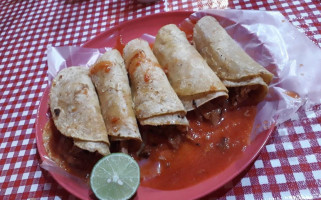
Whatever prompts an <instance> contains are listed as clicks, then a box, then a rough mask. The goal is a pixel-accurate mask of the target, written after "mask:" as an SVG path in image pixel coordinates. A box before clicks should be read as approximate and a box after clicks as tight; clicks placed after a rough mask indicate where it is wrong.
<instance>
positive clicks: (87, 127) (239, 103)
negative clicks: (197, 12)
mask: <svg viewBox="0 0 321 200" xmlns="http://www.w3.org/2000/svg"><path fill="white" fill-rule="evenodd" d="M213 20H214V21H213ZM216 31H218V33H216ZM193 34H194V36H193V37H194V41H195V44H196V47H197V49H198V50H199V52H200V53H201V54H200V53H199V52H198V51H197V50H196V49H195V48H194V47H193V46H192V45H191V44H190V43H189V41H188V40H187V39H186V35H185V33H184V32H183V31H181V30H180V29H179V28H178V27H177V26H176V25H173V24H170V25H166V26H164V27H162V28H161V29H160V30H159V32H158V34H157V36H156V40H155V43H154V45H153V46H154V47H153V51H152V50H151V49H150V46H149V44H148V43H147V42H146V41H145V40H142V39H134V40H132V41H130V42H128V43H127V45H126V46H125V47H124V48H122V45H120V46H121V47H120V49H119V50H120V51H121V52H123V58H122V57H121V54H120V53H119V52H118V51H117V50H111V51H108V52H106V53H105V54H103V55H102V56H101V57H100V58H99V59H98V60H97V61H96V62H95V64H94V65H93V66H92V67H91V68H90V69H86V68H81V67H70V68H67V69H64V70H62V71H61V72H60V73H59V74H58V75H57V77H56V78H55V79H54V80H53V85H52V88H51V92H50V110H51V113H52V119H53V120H51V119H50V120H49V122H48V123H47V124H46V127H45V128H44V134H43V139H44V143H45V144H44V146H45V147H46V151H47V152H48V154H49V157H50V158H52V159H53V160H54V161H55V162H56V163H57V164H58V165H59V166H60V167H61V168H63V169H66V171H67V172H70V173H71V174H73V175H76V176H78V177H81V178H82V179H83V180H85V182H88V178H89V174H90V172H91V171H92V174H91V178H90V181H91V186H92V189H93V191H94V193H95V194H96V195H97V196H98V197H107V196H108V197H111V196H113V195H116V196H117V195H121V194H123V193H124V194H125V193H126V195H128V198H129V197H130V196H131V195H132V194H133V193H134V192H135V190H136V189H137V187H138V184H139V176H140V182H141V185H142V186H145V187H151V188H157V189H161V190H176V189H181V188H186V187H189V186H192V185H194V184H197V183H200V182H202V181H204V180H206V179H207V178H209V177H213V176H214V175H216V174H218V173H220V172H221V171H223V170H224V169H226V168H227V167H228V166H229V165H230V164H231V163H233V162H234V161H235V160H237V159H238V157H239V156H240V154H241V153H242V152H243V151H245V150H246V148H247V145H249V143H250V141H249V136H250V134H251V132H252V128H253V123H254V121H255V116H256V105H255V104H256V103H257V102H259V101H261V100H262V99H263V98H264V96H265V95H266V93H267V91H268V84H269V83H270V82H271V79H272V78H273V75H272V74H271V73H270V72H268V71H267V70H265V69H264V68H263V67H262V66H260V65H259V64H258V63H256V62H255V61H253V60H252V59H251V58H250V57H249V56H248V55H247V54H246V53H245V52H244V51H243V50H242V49H241V48H240V47H239V46H238V45H237V44H236V43H235V42H234V41H233V39H232V38H230V37H229V36H228V35H227V33H226V32H225V30H224V29H223V28H222V27H220V25H219V24H218V23H217V22H216V21H215V19H214V18H211V17H204V18H202V19H201V20H199V21H198V22H197V24H196V25H195V29H194V33H193ZM223 40H224V41H223ZM121 44H122V43H121ZM202 56H203V57H204V58H205V59H204V58H203V57H202ZM221 56H222V58H221ZM206 61H207V62H206ZM213 63H214V64H213ZM209 65H210V66H209ZM213 66H214V67H213ZM127 71H128V76H129V79H128V77H127ZM216 73H217V74H216ZM220 78H221V80H222V81H221V80H220ZM94 85H95V86H94ZM95 87H96V91H95ZM96 92H97V93H98V95H97V94H96ZM99 102H100V104H99ZM253 103H254V104H253ZM135 117H136V118H137V120H138V121H139V124H137V121H136V118H135ZM53 123H55V124H53ZM163 125H166V126H163ZM182 125H183V126H182ZM56 127H57V128H56ZM60 132H61V133H60ZM108 137H109V139H110V141H111V145H110V146H111V148H110V152H112V153H115V152H119V150H120V148H119V147H124V146H121V145H124V144H125V145H126V146H125V149H126V151H125V152H126V153H127V154H129V155H130V156H131V157H133V158H134V159H135V160H136V161H137V162H138V164H139V168H140V174H139V171H138V173H137V169H138V166H137V165H136V163H135V162H134V164H133V168H131V169H134V168H135V169H136V172H135V173H134V175H135V177H134V178H135V180H136V182H131V183H130V184H131V185H130V187H127V186H128V185H127V184H125V182H124V180H125V179H126V178H127V177H130V178H133V177H132V176H131V172H132V171H128V170H126V169H124V168H123V167H126V166H127V164H128V163H132V161H131V160H127V161H129V162H127V161H126V162H125V164H124V163H122V162H121V161H120V159H118V158H117V159H116V161H117V162H116V163H113V160H109V158H112V156H113V155H114V154H111V155H112V156H107V157H103V158H102V155H106V154H109V141H108ZM132 139H133V140H134V141H140V142H128V141H127V140H132ZM124 140H126V142H125V143H123V141H124ZM119 141H121V142H119ZM119 145H120V146H119ZM123 149H124V148H121V150H123ZM92 152H96V153H92ZM97 152H98V153H97ZM116 154H118V153H116ZM118 155H120V154H118ZM122 155H123V154H122ZM120 157H121V158H126V159H127V158H130V157H129V156H127V155H123V156H120ZM101 158H102V160H100V161H98V160H99V159H101ZM119 162H121V163H119ZM95 164H96V165H95ZM94 165H95V167H94ZM128 166H129V165H128ZM110 172H112V173H110ZM127 172H128V173H127ZM127 175H128V176H127ZM121 176H122V177H123V178H124V179H122V178H121ZM126 176H127V177H126ZM129 181H130V180H129ZM132 183H133V184H132ZM105 186H108V188H110V190H109V189H106V188H104V187H105ZM126 187H127V188H126ZM124 198H125V197H124ZM126 198H127V197H126Z"/></svg>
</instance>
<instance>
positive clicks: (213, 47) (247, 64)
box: [193, 16, 273, 106]
mask: <svg viewBox="0 0 321 200" xmlns="http://www.w3.org/2000/svg"><path fill="white" fill-rule="evenodd" d="M193 40H194V43H195V45H196V48H197V50H198V51H199V52H200V54H201V55H202V56H203V57H204V58H205V60H206V61H207V63H208V65H209V66H210V67H211V68H212V69H213V70H214V72H215V73H216V74H217V75H218V77H219V78H220V79H221V80H222V82H223V83H224V85H225V86H226V87H227V88H228V90H229V96H230V100H231V103H232V104H233V105H234V106H236V105H237V104H239V103H247V104H256V103H258V102H260V101H261V100H263V98H264V97H265V96H266V94H267V92H268V84H270V82H271V80H272V78H273V74H272V73H270V72H269V71H267V70H266V69H265V68H264V67H263V66H261V65H260V64H258V63H257V62H255V61H254V60H253V59H252V58H251V57H250V56H249V55H248V54H247V53H246V52H245V51H244V50H243V49H242V48H241V47H240V46H239V45H238V44H237V43H236V42H235V41H234V40H233V39H232V38H231V37H230V36H229V35H228V33H227V32H226V31H225V29H224V28H223V27H222V26H221V25H220V24H219V23H218V21H217V20H216V19H215V18H213V17H211V16H205V17H203V18H202V19H200V20H199V21H198V22H197V23H196V25H195V27H194V33H193Z"/></svg>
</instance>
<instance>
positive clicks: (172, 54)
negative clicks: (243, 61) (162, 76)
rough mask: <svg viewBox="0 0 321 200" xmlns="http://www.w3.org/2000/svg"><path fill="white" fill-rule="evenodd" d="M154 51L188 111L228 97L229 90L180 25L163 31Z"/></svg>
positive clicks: (170, 25) (162, 29) (165, 27)
mask: <svg viewBox="0 0 321 200" xmlns="http://www.w3.org/2000/svg"><path fill="white" fill-rule="evenodd" d="M153 52H154V54H155V56H156V57H157V59H158V61H159V63H160V64H161V66H162V67H163V68H164V71H165V72H166V74H167V76H168V79H169V81H170V83H171V85H172V87H173V88H174V90H175V92H176V93H177V95H178V97H179V98H180V99H181V101H182V102H183V104H184V106H185V108H186V110H187V111H190V110H193V109H195V108H197V107H199V106H201V105H203V104H204V103H206V102H208V101H210V100H212V99H215V98H218V97H223V98H227V96H228V95H227V89H226V87H225V86H224V85H223V83H222V82H221V81H220V79H219V78H218V77H217V76H216V74H215V73H214V72H213V71H212V70H211V68H210V67H209V66H208V65H207V63H206V61H205V60H204V59H203V58H202V56H201V55H200V54H199V53H198V52H197V50H196V49H195V48H194V47H193V46H192V45H191V44H190V43H189V42H188V40H187V39H186V36H185V33H184V32H183V31H181V30H180V29H179V28H178V27H177V26H176V25H174V24H169V25H166V26H164V27H162V28H161V29H160V30H159V32H158V34H157V36H156V40H155V43H154V47H153Z"/></svg>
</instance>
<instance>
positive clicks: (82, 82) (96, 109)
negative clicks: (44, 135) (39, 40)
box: [49, 67, 110, 155]
mask: <svg viewBox="0 0 321 200" xmlns="http://www.w3.org/2000/svg"><path fill="white" fill-rule="evenodd" d="M49 98H50V111H51V114H52V118H53V120H54V123H55V126H56V127H57V129H58V130H59V131H60V132H61V133H62V134H63V135H65V136H67V137H70V138H72V139H73V141H74V145H76V146H77V147H79V148H81V149H84V150H88V151H90V152H95V151H97V152H98V153H100V154H102V155H107V154H109V153H110V151H109V140H108V135H107V130H106V127H105V124H104V120H103V117H102V114H101V110H100V106H99V100H98V96H97V94H96V91H95V87H94V85H93V83H92V81H91V79H90V77H89V70H88V69H87V68H85V67H69V68H65V69H63V70H61V71H60V72H59V73H58V75H57V76H56V77H55V78H54V79H53V81H52V86H51V90H50V94H49Z"/></svg>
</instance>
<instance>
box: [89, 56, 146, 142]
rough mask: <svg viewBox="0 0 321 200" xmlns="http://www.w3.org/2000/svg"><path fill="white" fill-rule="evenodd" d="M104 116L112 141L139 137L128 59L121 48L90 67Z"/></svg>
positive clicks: (102, 57)
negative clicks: (126, 59) (126, 64)
mask: <svg viewBox="0 0 321 200" xmlns="http://www.w3.org/2000/svg"><path fill="white" fill-rule="evenodd" d="M90 76H91V79H92V81H93V83H94V85H95V87H96V89H97V93H98V97H99V100H100V105H101V111H102V115H103V118H104V121H105V124H106V128H107V132H108V135H109V136H110V139H111V140H129V139H134V140H139V141H141V136H140V133H139V130H138V126H137V121H136V117H135V114H134V111H133V107H132V106H133V102H132V96H131V91H130V87H129V81H128V77H127V71H126V68H125V64H124V60H123V58H122V57H121V55H120V53H119V52H118V51H117V50H111V51H107V52H106V53H105V54H103V55H102V56H101V57H100V58H99V59H98V60H97V61H96V63H95V64H94V65H93V66H92V67H91V68H90Z"/></svg>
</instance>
